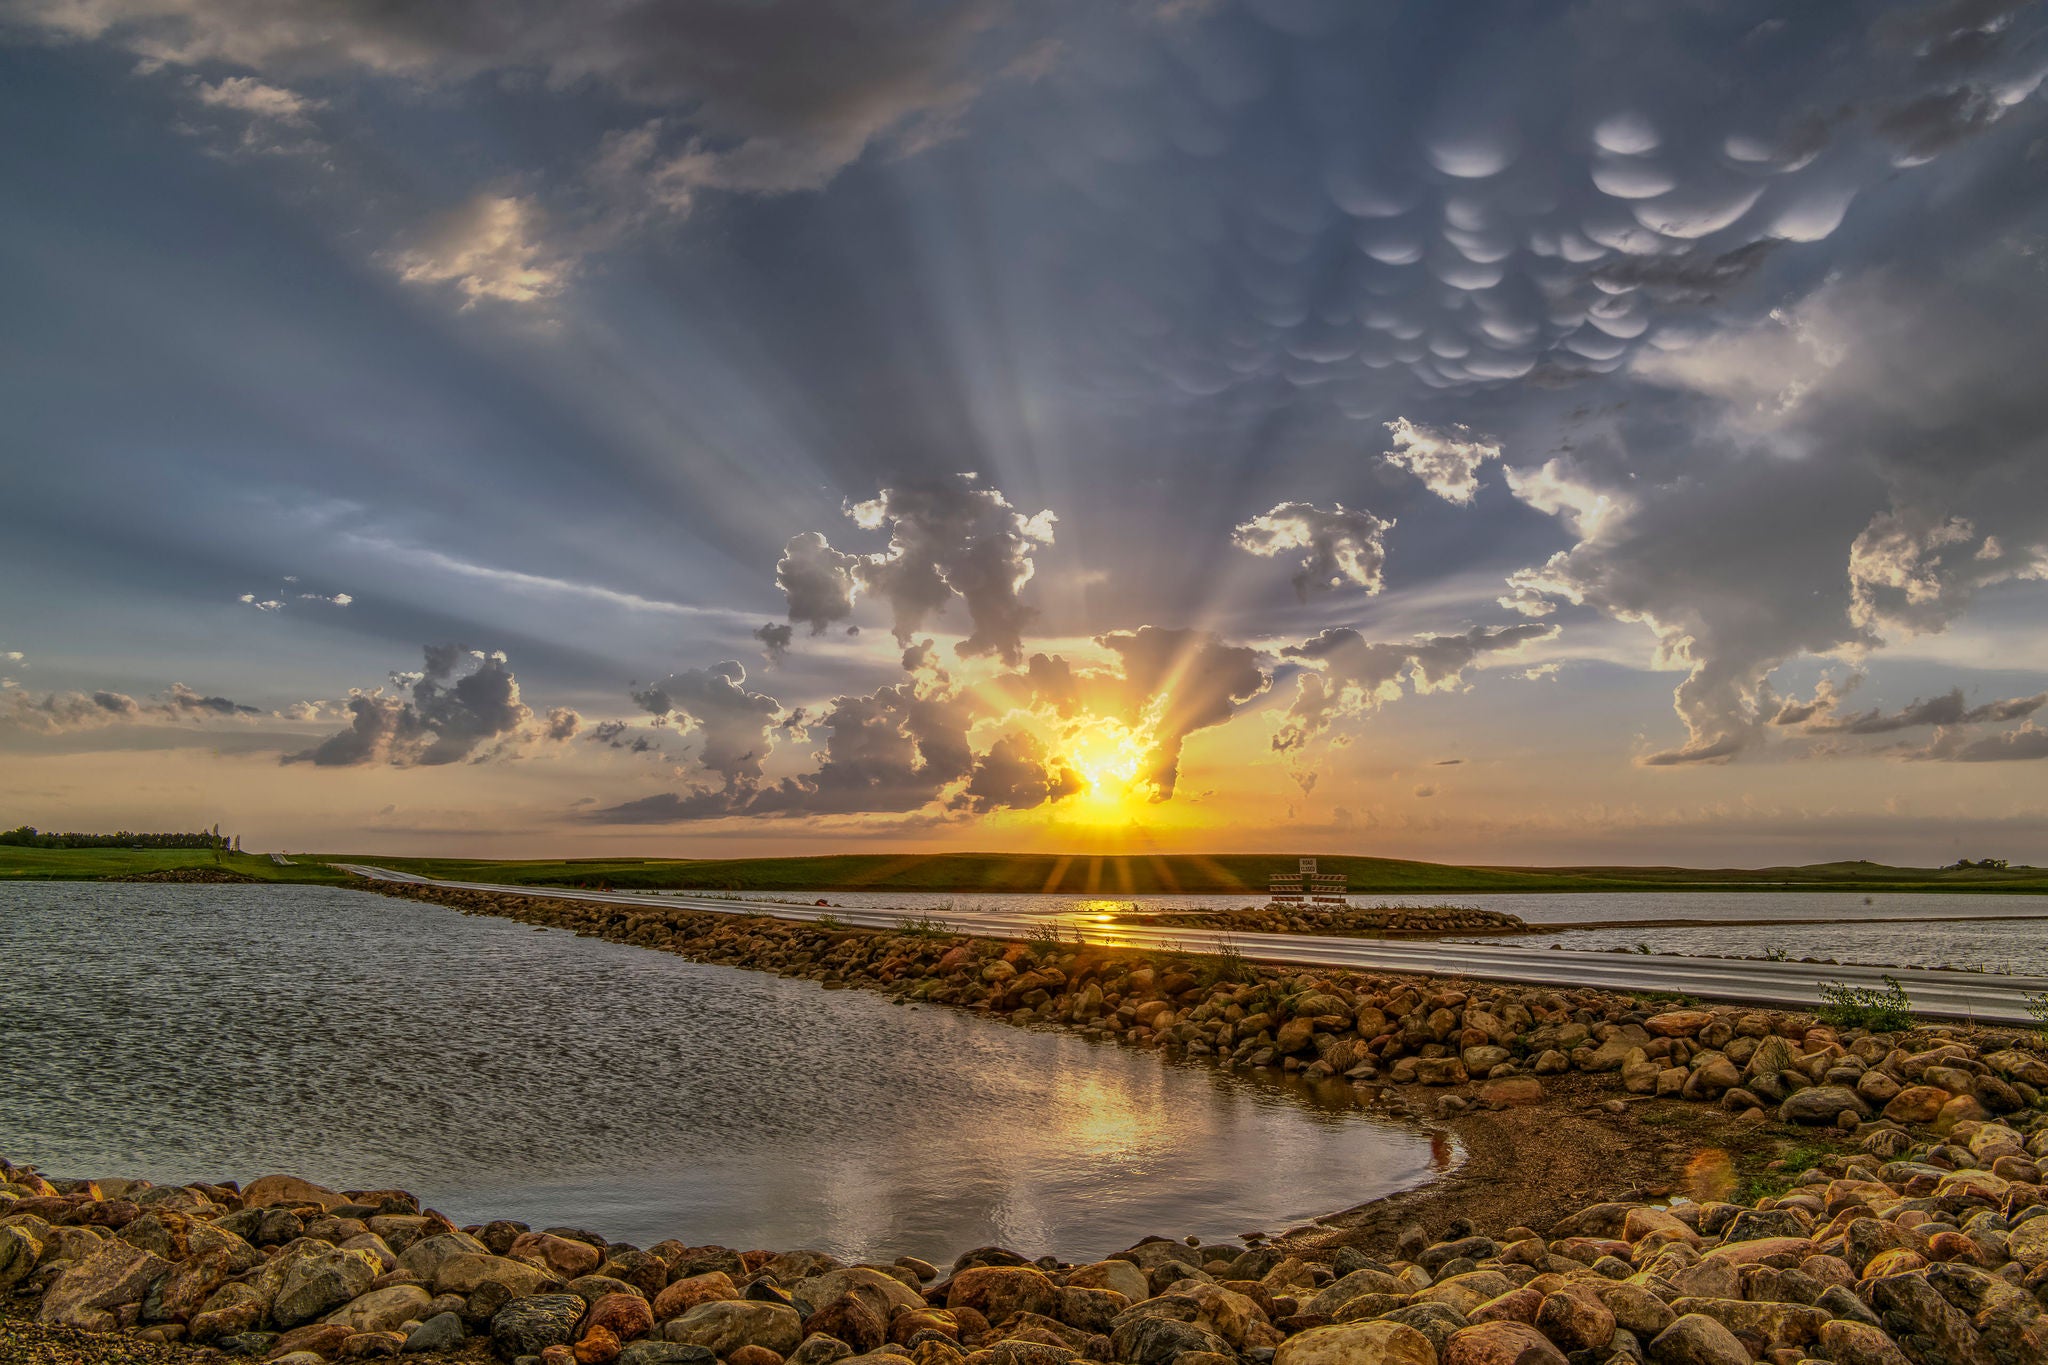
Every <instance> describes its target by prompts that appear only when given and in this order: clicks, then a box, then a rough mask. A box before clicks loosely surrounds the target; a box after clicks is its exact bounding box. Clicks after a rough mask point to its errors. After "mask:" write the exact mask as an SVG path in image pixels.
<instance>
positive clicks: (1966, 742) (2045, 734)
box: [1908, 721, 2048, 763]
mask: <svg viewBox="0 0 2048 1365" xmlns="http://www.w3.org/2000/svg"><path fill="white" fill-rule="evenodd" d="M1908 757H1911V758H1920V759H1932V760H1935V761H1937V762H1942V763H2022V762H2026V761H2028V760H2030V759H2037V758H2048V730H2043V729H2041V728H2040V727H2039V726H2037V725H2035V724H2034V723H2033V722H2032V721H2029V722H2028V723H2027V724H2025V725H2022V726H2020V727H2019V728H2018V729H2016V730H2008V731H2006V732H2005V733H2004V734H2001V735H1985V736H1983V737H1981V738H1978V739H1966V738H1964V737H1963V736H1961V735H1954V734H1942V735H1939V736H1937V737H1936V738H1935V740H1934V742H1933V743H1932V744H1930V745H1928V746H1927V747H1926V748H1925V749H1923V750H1920V751H1919V752H1917V753H1914V754H1910V755H1908Z"/></svg>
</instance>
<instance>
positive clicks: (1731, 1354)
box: [1650, 1313, 1750, 1365]
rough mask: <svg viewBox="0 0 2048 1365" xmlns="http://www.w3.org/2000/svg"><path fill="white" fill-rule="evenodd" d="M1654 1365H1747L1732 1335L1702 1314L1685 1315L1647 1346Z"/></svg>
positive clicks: (1743, 1350) (1748, 1363)
mask: <svg viewBox="0 0 2048 1365" xmlns="http://www.w3.org/2000/svg"><path fill="white" fill-rule="evenodd" d="M1650 1359H1651V1360H1652V1361H1654V1362H1655V1365H1750V1360H1749V1352H1748V1350H1747V1349H1745V1348H1744V1347H1743V1344H1742V1343H1741V1342H1740V1341H1738V1340H1736V1338H1735V1334H1734V1333H1733V1332H1731V1331H1729V1330H1728V1329H1727V1328H1726V1327H1723V1326H1722V1325H1721V1324H1720V1323H1718V1322H1716V1321H1714V1320H1713V1319H1712V1318H1710V1317H1708V1316H1706V1315H1705V1314H1704V1313H1687V1314H1686V1315H1685V1316H1683V1317H1681V1318H1679V1319H1678V1320H1677V1321H1675V1322H1673V1323H1672V1324H1671V1325H1670V1326H1669V1327H1667V1328H1665V1329H1664V1330H1663V1331H1661V1332H1659V1333H1658V1334H1657V1336H1656V1337H1655V1339H1654V1340H1652V1341H1651V1342H1650Z"/></svg>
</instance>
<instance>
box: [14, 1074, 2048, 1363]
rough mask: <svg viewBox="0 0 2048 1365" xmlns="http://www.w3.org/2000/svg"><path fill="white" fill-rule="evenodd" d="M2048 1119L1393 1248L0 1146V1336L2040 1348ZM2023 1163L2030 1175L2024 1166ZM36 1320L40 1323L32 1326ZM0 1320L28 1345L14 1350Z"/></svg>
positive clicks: (1144, 1350)
mask: <svg viewBox="0 0 2048 1365" xmlns="http://www.w3.org/2000/svg"><path fill="white" fill-rule="evenodd" d="M2042 1158H2048V1122H2044V1120H2043V1118H2042V1116H2040V1115H2034V1116H2030V1118H2029V1119H2028V1120H2027V1121H2025V1122H2022V1123H2011V1124H2005V1123H1985V1122H1979V1121H1976V1120H1965V1121H1961V1122H1958V1123H1956V1124H1954V1125H1953V1126H1951V1127H1950V1128H1949V1129H1948V1130H1947V1132H1946V1133H1945V1134H1944V1135H1942V1136H1941V1137H1940V1138H1939V1139H1930V1140H1928V1141H1926V1142H1924V1143H1915V1144H1913V1145H1912V1146H1911V1148H1910V1149H1909V1150H1908V1151H1907V1152H1906V1153H1904V1154H1903V1157H1902V1159H1896V1160H1887V1159H1885V1158H1883V1157H1880V1156H1878V1155H1875V1154H1863V1153H1858V1154H1854V1155H1844V1156H1836V1157H1832V1158H1829V1159H1827V1160H1826V1161H1825V1162H1823V1163H1822V1165H1821V1166H1819V1167H1817V1168H1815V1169H1812V1170H1809V1171H1807V1172H1806V1173H1805V1174H1804V1176H1803V1177H1802V1178H1801V1179H1800V1181H1799V1183H1798V1184H1797V1185H1795V1186H1793V1187H1792V1188H1791V1189H1790V1190H1789V1191H1788V1192H1787V1193H1785V1194H1783V1195H1781V1196H1778V1197H1774V1198H1767V1199H1763V1200H1760V1201H1757V1202H1756V1203H1754V1204H1748V1205H1741V1204H1733V1203H1721V1202H1699V1203H1692V1202H1685V1203H1677V1204H1659V1203H1612V1202H1611V1203H1600V1204H1595V1205H1592V1206H1590V1207H1587V1208H1584V1209H1581V1210H1579V1211H1578V1212H1576V1213H1574V1214H1572V1215H1571V1216H1569V1217H1567V1218H1565V1219H1564V1220H1563V1221H1561V1222H1559V1223H1557V1224H1555V1225H1554V1226H1551V1227H1549V1228H1547V1229H1543V1230H1541V1231H1539V1230H1537V1229H1534V1228H1529V1227H1502V1228H1497V1229H1487V1230H1485V1231H1484V1232H1480V1231H1476V1230H1475V1229H1473V1228H1471V1227H1470V1226H1469V1225H1457V1226H1452V1227H1448V1228H1445V1229H1443V1235H1442V1236H1441V1237H1439V1238H1435V1239H1432V1237H1431V1236H1430V1235H1429V1234H1428V1233H1426V1232H1425V1231H1423V1230H1422V1229H1421V1228H1420V1227H1410V1228H1409V1229H1407V1230H1406V1231H1404V1232H1403V1233H1402V1235H1401V1236H1400V1237H1399V1239H1398V1241H1397V1242H1396V1243H1395V1244H1394V1245H1393V1246H1391V1247H1390V1248H1388V1249H1386V1250H1385V1252H1384V1254H1382V1255H1380V1256H1377V1257H1376V1256H1371V1255H1367V1254H1366V1253H1365V1252H1363V1251H1360V1250H1358V1249H1356V1248H1351V1247H1346V1248H1342V1249H1338V1250H1336V1251H1334V1252H1318V1251H1306V1250H1304V1251H1296V1250H1290V1249H1288V1248H1286V1247H1276V1246H1266V1245H1259V1244H1256V1243H1250V1244H1248V1243H1246V1242H1243V1241H1229V1242H1211V1243H1201V1242H1199V1241H1198V1240H1197V1239H1195V1238H1192V1237H1190V1238H1187V1239H1185V1240H1183V1241H1170V1240H1165V1239H1158V1238H1152V1239H1147V1240H1145V1241H1142V1242H1140V1243H1138V1244H1137V1245H1135V1246H1132V1247H1130V1248H1128V1249H1126V1250H1123V1251H1120V1252H1116V1253H1114V1254H1113V1255H1110V1256H1108V1257H1107V1258H1105V1259H1104V1260H1101V1261H1098V1262H1094V1263H1091V1264H1068V1263H1064V1262H1060V1261H1056V1260H1054V1259H1052V1258H1049V1257H1048V1258H1041V1259H1039V1260H1036V1261H1032V1260H1029V1259H1027V1258H1026V1257H1025V1256H1024V1255H1022V1254H1020V1253H1017V1252H1012V1251H1009V1250H1006V1249H1002V1248H995V1247H984V1248H980V1249H977V1250H974V1251H969V1252H967V1253H966V1254H964V1255H962V1256H960V1257H959V1258H958V1259H957V1260H956V1261H955V1262H954V1263H953V1265H952V1267H951V1269H950V1270H949V1271H946V1272H944V1273H942V1272H940V1271H939V1270H938V1269H937V1268H935V1267H934V1266H932V1265H930V1264H928V1263H926V1262H924V1261H920V1260H916V1259H913V1258H909V1257H905V1258H902V1259H899V1260H897V1261H895V1262H894V1263H892V1264H887V1265H883V1264H867V1265H846V1264H843V1263H842V1262H841V1261H840V1260H838V1259H837V1258H835V1257H833V1256H829V1255H826V1254H824V1253H822V1252H818V1251H806V1250H790V1251H780V1252H776V1251H769V1250H737V1249H733V1248H728V1247H721V1246H695V1245H689V1244H687V1243H685V1242H682V1241H673V1240H672V1241H664V1242H660V1243H658V1244H656V1245H654V1246H651V1247H647V1248H640V1247H634V1246H629V1245H627V1244H624V1243H616V1242H608V1241H607V1240H606V1239H605V1238H604V1237H602V1236H601V1235H599V1234H597V1233H594V1232H588V1231H584V1230H580V1229H575V1228H565V1227H557V1228H547V1229H543V1230H539V1231H535V1230H532V1229H530V1228H528V1227H527V1226H526V1225H524V1224H521V1223H515V1222H504V1221H501V1222H492V1223H484V1224H476V1225H471V1226H468V1227H462V1228H458V1227H456V1226H455V1225H454V1224H453V1223H452V1222H451V1221H450V1220H449V1219H448V1218H446V1217H444V1216H442V1215H441V1214H439V1213H437V1212H434V1211H433V1210H430V1209H429V1210H422V1209H421V1208H420V1206H419V1201H418V1200H417V1199H415V1198H414V1197H413V1196H412V1195H410V1194H407V1193H405V1192H404V1191H401V1190H350V1191H335V1190H330V1189H324V1188H322V1187H320V1186H318V1185H314V1184H311V1183H309V1182H307V1181H304V1180H300V1179H295V1178H293V1177H290V1176H266V1177H263V1178H262V1179H259V1180H255V1181H252V1182H250V1183H249V1184H248V1185H247V1186H246V1187H243V1186H237V1185H236V1184H234V1183H232V1182H225V1181H223V1182H218V1183H195V1184H189V1185H182V1186H154V1185H150V1184H149V1183H147V1182H144V1181H125V1180H102V1181H99V1182H92V1181H80V1182H67V1183H65V1184H62V1185H57V1184H52V1183H51V1182H50V1181H47V1180H45V1179H43V1178H42V1177H41V1176H39V1175H37V1174H36V1173H35V1172H34V1171H32V1170H29V1169H26V1168H22V1167H14V1166H10V1165H8V1164H7V1163H6V1162H4V1161H0V1295H4V1296H6V1297H7V1299H8V1303H7V1304H6V1305H5V1306H6V1307H7V1308H8V1309H9V1310H10V1311H9V1312H8V1313H6V1314H4V1315H0V1355H4V1357H5V1358H7V1359H25V1358H28V1355H29V1352H31V1351H33V1352H34V1353H35V1355H36V1358H39V1359H74V1358H76V1359H86V1358H93V1357H92V1356H91V1355H90V1354H89V1353H88V1352H87V1351H85V1350H84V1349H83V1348H82V1347H81V1344H80V1343H81V1342H82V1341H83V1340H84V1338H82V1337H80V1336H78V1335H77V1334H78V1333H109V1332H117V1331H118V1332H126V1333H129V1334H130V1335H131V1336H133V1337H140V1338H144V1339H147V1340H149V1341H152V1342H156V1343H166V1344H168V1347H169V1349H168V1352H167V1355H168V1358H171V1359H184V1358H194V1359H196V1358H201V1357H209V1356H215V1355H218V1354H226V1355H231V1356H237V1357H245V1358H249V1359H261V1360H267V1361H274V1362H280V1363H281V1365H323V1362H328V1361H351V1360H367V1359H373V1358H381V1357H392V1356H414V1357H418V1358H421V1359H422V1360H423V1361H424V1360H428V1359H433V1358H436V1357H441V1356H446V1355H449V1354H460V1355H464V1356H467V1357H469V1358H472V1359H474V1358H478V1357H481V1356H482V1355H483V1353H484V1352H485V1351H486V1350H488V1352H489V1353H490V1354H492V1355H494V1356H495V1357H496V1358H497V1359H498V1360H500V1361H503V1362H506V1363H507V1365H613V1363H614V1362H616V1365H720V1363H721V1362H722V1365H837V1363H838V1362H857V1365H1075V1363H1076V1362H1082V1361H1103V1362H1130V1363H1131V1365H1631V1362H1645V1363H1646V1365H1751V1362H1770V1365H1797V1362H1800V1361H1803V1360H1813V1361H1827V1362H1831V1365H2027V1363H2028V1362H2040V1361H2043V1360H2048V1309H2044V1304H2048V1193H2044V1190H2043V1187H2042V1186H2041V1184H2040V1183H2039V1174H2040V1172H2039V1169H2038V1166H2037V1161H2038V1160H2039V1159H2042ZM2023 1177H2025V1178H2023ZM25 1312H29V1313H32V1316H33V1321H32V1322H23V1321H22V1317H23V1315H24V1313H25ZM10 1345H13V1346H17V1347H20V1353H19V1354H7V1352H8V1348H9V1347H10Z"/></svg>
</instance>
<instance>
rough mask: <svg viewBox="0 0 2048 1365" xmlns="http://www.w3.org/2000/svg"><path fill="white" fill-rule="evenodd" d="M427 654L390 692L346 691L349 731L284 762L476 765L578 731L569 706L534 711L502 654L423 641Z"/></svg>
mask: <svg viewBox="0 0 2048 1365" xmlns="http://www.w3.org/2000/svg"><path fill="white" fill-rule="evenodd" d="M424 653H425V666H424V667H422V668H421V669H420V670H418V671H417V672H410V673H394V674H392V675H391V686H392V691H391V692H390V693H388V694H387V693H386V692H385V691H384V689H382V688H378V689H376V690H374V691H365V690H363V689H356V690H354V691H351V692H350V693H349V699H348V701H347V702H346V703H344V704H343V709H344V710H345V711H346V712H347V714H348V716H349V725H348V728H347V729H345V730H342V731H339V732H337V733H335V734H333V735H330V736H328V737H327V738H326V739H324V740H322V741H321V742H320V743H319V744H317V745H315V746H314V747H312V748H310V749H306V750H302V751H300V752H297V753H291V754H286V755H285V756H284V758H283V759H282V761H283V762H285V763H310V764H312V765H313V766H314V767H320V768H338V767H353V766H357V765H360V764H370V763H379V764H388V765H390V766H392V767H400V768H408V767H437V766H440V765H443V764H448V763H461V762H479V763H480V762H483V761H485V760H488V759H493V758H502V757H507V756H510V755H512V754H515V753H517V752H519V751H520V750H522V749H524V748H527V747H529V746H531V745H535V744H541V743H559V742H561V741H563V740H566V739H569V738H570V737H571V736H573V735H574V734H575V733H576V730H577V727H578V725H579V724H580V722H581V717H579V716H578V715H577V713H576V712H574V711H572V710H570V709H568V708H567V707H554V708H552V709H550V710H549V711H548V712H547V713H546V714H545V715H544V716H539V717H536V716H535V714H534V712H533V710H532V708H531V707H529V706H528V705H527V704H526V703H525V701H524V700H522V699H521V697H520V695H519V680H518V679H517V678H516V677H514V676H513V674H512V670H511V669H510V668H509V667H507V660H506V658H505V656H504V655H503V654H499V653H486V652H484V651H482V650H470V649H464V648H463V647H462V646H460V645H428V646H427V647H426V649H425V651H424Z"/></svg>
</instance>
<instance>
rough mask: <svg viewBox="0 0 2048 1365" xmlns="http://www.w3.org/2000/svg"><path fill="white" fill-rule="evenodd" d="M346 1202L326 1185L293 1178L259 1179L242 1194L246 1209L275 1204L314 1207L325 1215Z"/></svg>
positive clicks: (273, 1177)
mask: <svg viewBox="0 0 2048 1365" xmlns="http://www.w3.org/2000/svg"><path fill="white" fill-rule="evenodd" d="M348 1202H349V1200H348V1196H347V1195H343V1194H337V1193H335V1192H334V1191H333V1190H330V1189H328V1188H327V1187H326V1186H325V1185H315V1184H314V1183H313V1182H312V1181H310V1180H301V1179H299V1178H298V1177H297V1176H295V1175H266V1176H259V1177H258V1178H257V1179H255V1180H252V1181H250V1182H249V1184H248V1186H247V1188H245V1189H244V1190H243V1191H242V1207H243V1208H245V1209H267V1208H270V1207H271V1206H272V1205H276V1204H283V1205H286V1206H288V1207H291V1208H300V1207H303V1206H304V1205H307V1204H317V1205H319V1206H320V1209H321V1211H322V1212H323V1213H324V1212H325V1211H327V1210H328V1209H334V1208H339V1207H341V1206H342V1205H343V1204H346V1203H348Z"/></svg>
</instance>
